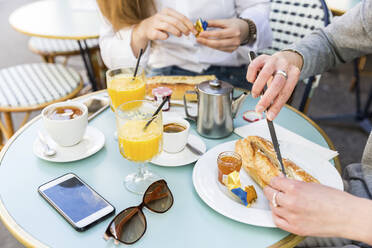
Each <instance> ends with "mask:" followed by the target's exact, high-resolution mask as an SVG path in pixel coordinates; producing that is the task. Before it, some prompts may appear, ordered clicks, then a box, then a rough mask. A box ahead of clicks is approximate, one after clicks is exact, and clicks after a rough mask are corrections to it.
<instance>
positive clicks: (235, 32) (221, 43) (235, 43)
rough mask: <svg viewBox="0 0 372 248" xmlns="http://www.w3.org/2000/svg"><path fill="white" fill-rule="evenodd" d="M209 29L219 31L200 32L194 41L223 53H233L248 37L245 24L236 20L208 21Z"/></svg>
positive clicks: (247, 29) (247, 28)
mask: <svg viewBox="0 0 372 248" xmlns="http://www.w3.org/2000/svg"><path fill="white" fill-rule="evenodd" d="M209 27H215V28H219V29H216V30H211V31H203V32H201V33H200V34H199V36H198V38H197V39H196V41H197V42H199V43H200V44H202V45H205V46H208V47H210V48H214V49H217V50H221V51H224V52H230V53H231V52H233V51H235V50H236V49H237V48H238V47H239V46H240V44H241V42H242V41H243V40H245V39H246V38H247V37H248V35H249V27H248V24H247V22H246V21H244V20H241V19H238V18H233V19H224V20H209V21H208V28H209Z"/></svg>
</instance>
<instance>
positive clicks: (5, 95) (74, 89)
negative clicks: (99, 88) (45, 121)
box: [0, 63, 83, 150]
mask: <svg viewBox="0 0 372 248" xmlns="http://www.w3.org/2000/svg"><path fill="white" fill-rule="evenodd" d="M82 87H83V81H82V80H81V77H80V75H79V73H78V72H77V71H76V70H74V69H72V68H69V67H65V66H63V65H61V64H51V63H36V64H23V65H17V66H12V67H8V68H4V69H1V70H0V113H2V116H3V120H4V123H3V122H2V121H1V119H0V150H1V148H2V146H3V144H2V143H3V140H2V138H3V137H2V134H4V136H5V138H6V139H10V137H11V136H12V135H13V134H14V131H15V128H14V126H13V121H12V117H11V113H15V112H23V113H26V115H25V117H24V119H23V122H22V124H21V127H22V126H23V125H24V124H25V123H26V122H27V120H28V118H29V117H30V113H31V112H32V111H35V110H40V109H42V108H44V107H45V106H47V105H49V104H51V103H54V102H58V101H64V100H67V99H70V98H73V97H75V96H76V95H77V94H78V93H79V91H80V90H81V89H82Z"/></svg>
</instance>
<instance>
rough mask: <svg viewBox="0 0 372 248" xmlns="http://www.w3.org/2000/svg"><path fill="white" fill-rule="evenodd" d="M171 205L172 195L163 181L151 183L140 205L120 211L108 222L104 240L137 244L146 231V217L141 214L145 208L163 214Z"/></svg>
mask: <svg viewBox="0 0 372 248" xmlns="http://www.w3.org/2000/svg"><path fill="white" fill-rule="evenodd" d="M172 205H173V195H172V192H171V191H170V189H169V188H168V185H167V183H166V182H165V181H164V180H159V181H156V182H154V183H152V184H151V185H150V186H149V187H148V188H147V190H146V192H145V194H144V195H143V199H142V203H141V204H140V205H138V206H136V207H129V208H127V209H124V210H123V211H121V212H120V213H119V214H118V215H116V216H115V218H114V219H113V220H112V221H111V222H110V224H109V226H108V227H107V229H106V232H105V234H104V238H105V240H109V239H110V238H113V239H114V242H115V244H118V242H121V243H124V244H127V245H130V244H133V243H135V242H137V241H138V240H139V239H140V238H142V236H143V235H144V234H145V232H146V229H147V222H146V217H145V215H144V214H143V212H142V208H143V207H147V208H148V209H150V210H151V211H153V212H156V213H165V212H166V211H168V210H169V209H170V208H171V207H172Z"/></svg>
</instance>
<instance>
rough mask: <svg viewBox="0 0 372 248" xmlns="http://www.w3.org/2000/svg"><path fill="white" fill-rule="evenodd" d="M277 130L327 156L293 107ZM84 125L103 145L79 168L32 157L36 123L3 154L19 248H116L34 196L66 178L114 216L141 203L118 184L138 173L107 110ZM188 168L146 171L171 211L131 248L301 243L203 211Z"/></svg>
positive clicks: (3, 210)
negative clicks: (161, 183)
mask: <svg viewBox="0 0 372 248" xmlns="http://www.w3.org/2000/svg"><path fill="white" fill-rule="evenodd" d="M95 94H106V92H105V91H101V92H97V93H95ZM255 104H256V100H255V99H253V98H251V97H248V98H247V100H246V101H245V103H244V105H243V106H242V108H241V111H240V113H239V114H238V116H237V118H236V119H235V126H236V127H237V126H242V125H247V124H248V122H245V121H244V120H243V118H242V112H243V111H246V110H249V109H253V108H254V106H255ZM276 122H277V123H278V124H280V125H282V126H283V127H286V128H288V129H289V130H291V131H293V132H295V133H298V134H300V135H302V136H303V137H305V138H307V139H309V140H311V141H313V142H315V143H318V144H320V145H322V146H324V147H329V148H333V145H332V143H331V141H330V140H329V139H328V137H327V136H326V135H325V133H324V132H323V131H322V130H321V129H320V128H319V127H318V126H317V125H316V124H315V123H314V122H312V121H311V120H310V119H308V118H307V117H306V116H304V115H303V114H301V113H299V112H298V111H296V110H295V109H293V108H291V107H288V106H287V107H285V108H283V110H282V111H281V113H280V115H279V116H278V117H277V119H276ZM89 125H91V126H94V127H96V128H98V129H99V130H101V131H102V132H103V133H104V135H105V138H106V143H105V146H104V148H103V149H102V150H100V151H99V152H97V153H96V154H94V155H92V156H91V157H89V158H86V159H83V160H80V161H76V162H70V163H53V162H47V161H44V160H41V159H39V158H37V157H36V156H35V155H34V154H33V152H32V146H33V143H34V141H35V139H36V137H37V132H38V130H39V129H41V128H42V121H41V118H40V116H39V117H36V118H35V119H34V120H32V121H31V122H29V123H28V124H27V125H26V126H24V127H23V128H22V129H20V130H19V131H18V132H17V133H16V134H15V135H14V136H13V137H12V138H11V140H10V141H9V142H8V143H7V144H6V146H5V147H4V149H3V150H2V151H1V153H0V200H1V201H0V217H1V220H2V221H3V223H4V224H5V226H6V227H7V228H8V229H9V231H10V232H11V233H12V234H13V235H14V236H15V237H16V238H17V239H18V240H19V241H20V242H21V243H22V244H24V245H25V246H28V247H90V248H93V247H115V246H114V242H113V241H112V240H111V241H105V240H104V239H103V233H104V231H105V230H106V228H107V225H108V223H109V221H110V220H111V219H112V218H109V219H107V220H105V221H103V222H101V223H99V224H97V225H95V226H93V227H92V228H90V229H89V230H87V231H85V232H77V231H75V230H74V229H73V228H72V227H71V226H70V225H69V224H68V223H67V222H66V221H65V220H64V219H63V218H62V217H61V216H60V215H59V214H58V213H57V212H56V211H55V210H54V209H53V208H52V207H50V206H49V204H48V203H47V202H46V201H45V200H44V199H43V198H42V197H41V196H40V195H39V194H38V192H37V188H38V187H39V186H40V185H41V184H43V183H45V182H47V181H49V180H51V179H54V178H56V177H58V176H60V175H63V174H65V173H68V172H73V173H75V174H76V175H78V176H79V177H81V178H82V179H83V180H84V181H85V182H87V183H88V184H89V185H90V186H91V187H93V188H94V189H95V190H96V191H97V192H98V193H100V194H101V195H102V196H103V197H104V198H106V199H107V200H108V201H109V202H111V203H112V204H113V205H114V206H115V208H116V212H117V213H118V212H119V211H121V210H123V209H125V208H127V207H129V206H136V205H138V204H139V203H140V202H141V201H142V196H140V195H136V194H133V193H130V192H129V191H127V190H126V189H125V188H124V185H123V180H124V177H125V176H126V175H128V174H129V173H131V172H134V171H136V170H137V167H136V166H135V165H134V164H133V163H131V162H129V161H127V160H125V159H124V158H123V157H122V156H121V155H120V153H119V149H118V145H117V142H116V141H115V140H114V131H115V128H116V125H115V117H114V114H113V113H112V111H111V110H110V109H107V110H106V111H104V112H103V113H101V114H100V115H98V116H97V117H96V118H94V119H93V120H91V121H90V122H89ZM191 133H193V134H196V131H195V125H192V130H191ZM238 138H239V137H238V136H237V135H235V134H232V135H230V136H229V137H227V138H225V139H215V140H212V139H205V138H203V140H204V142H205V143H206V145H207V148H208V149H210V148H212V147H214V146H216V145H218V144H220V143H223V142H226V141H231V140H235V139H238ZM337 161H338V160H335V162H336V164H337V163H338V162H337ZM193 166H194V164H189V165H186V166H181V167H160V166H156V165H153V164H150V165H149V167H150V168H151V169H152V170H153V171H154V172H156V173H157V174H159V175H161V176H163V177H164V179H165V180H166V181H167V183H168V185H169V187H170V189H171V191H172V193H173V195H174V205H173V206H172V208H171V209H170V210H169V211H168V212H166V213H163V214H157V213H152V212H151V211H149V210H147V209H146V208H144V214H145V216H146V219H147V231H146V233H145V235H144V236H143V237H142V239H140V240H139V241H138V242H137V243H135V244H133V245H132V246H131V247H163V248H166V247H172V248H173V247H215V248H219V247H221V248H225V247H293V246H295V245H296V244H297V243H298V242H300V241H301V240H302V237H299V236H295V235H292V234H290V233H288V232H285V231H283V230H280V229H278V228H264V227H257V226H253V225H247V224H243V223H240V222H237V221H234V220H231V219H229V218H227V217H225V216H223V215H221V214H219V213H217V212H216V211H214V210H213V209H211V208H210V207H208V206H207V205H206V204H205V203H204V202H203V200H202V199H201V198H199V196H198V194H197V193H196V191H195V189H194V186H193V182H192V170H193ZM123 247H124V245H123Z"/></svg>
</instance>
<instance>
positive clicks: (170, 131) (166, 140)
mask: <svg viewBox="0 0 372 248" xmlns="http://www.w3.org/2000/svg"><path fill="white" fill-rule="evenodd" d="M163 123H164V124H163V149H164V151H166V152H168V153H177V152H180V151H182V150H183V149H184V148H185V146H186V143H187V139H188V136H189V129H190V124H189V122H188V121H186V120H185V119H183V118H181V117H174V118H167V119H165V120H164V121H163Z"/></svg>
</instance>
